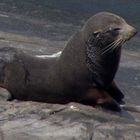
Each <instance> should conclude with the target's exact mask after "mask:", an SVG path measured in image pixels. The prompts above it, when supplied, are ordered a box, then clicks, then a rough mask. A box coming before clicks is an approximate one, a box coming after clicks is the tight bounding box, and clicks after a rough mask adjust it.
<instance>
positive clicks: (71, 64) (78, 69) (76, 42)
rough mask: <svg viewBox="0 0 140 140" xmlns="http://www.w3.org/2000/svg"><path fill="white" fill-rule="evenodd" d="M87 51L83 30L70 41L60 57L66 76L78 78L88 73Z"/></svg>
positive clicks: (62, 70) (62, 69)
mask: <svg viewBox="0 0 140 140" xmlns="http://www.w3.org/2000/svg"><path fill="white" fill-rule="evenodd" d="M85 51H86V50H85V42H84V39H83V38H82V35H81V32H78V33H76V34H75V35H74V36H73V37H72V38H71V39H70V40H69V41H68V43H67V45H66V47H65V48H64V50H63V51H62V54H61V56H60V59H59V63H60V64H59V65H60V66H61V72H62V73H64V74H67V75H66V76H65V77H68V78H69V79H70V78H71V79H75V78H77V79H78V78H79V77H80V78H81V77H83V76H84V75H86V73H87V68H86V55H85ZM69 75H70V76H71V77H69ZM81 75H82V76H81ZM73 76H74V77H73ZM85 77H86V76H85Z"/></svg>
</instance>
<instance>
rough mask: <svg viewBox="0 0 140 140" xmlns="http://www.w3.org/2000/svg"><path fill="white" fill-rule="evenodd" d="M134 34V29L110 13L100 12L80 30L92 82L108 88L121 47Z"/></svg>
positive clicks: (116, 66) (115, 68)
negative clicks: (84, 43)
mask: <svg viewBox="0 0 140 140" xmlns="http://www.w3.org/2000/svg"><path fill="white" fill-rule="evenodd" d="M135 34H136V29H135V28H133V27H132V26H130V25H128V24H127V23H126V21H125V20H124V19H123V18H121V17H119V16H117V15H115V14H112V13H108V12H101V13H98V14H96V15H94V16H93V17H91V18H90V19H89V20H88V21H87V23H86V24H85V26H84V27H83V29H82V36H83V39H84V41H85V42H86V56H87V59H86V60H87V62H86V64H87V67H88V68H89V70H90V71H91V72H92V76H93V79H94V82H95V83H96V84H97V85H99V86H100V87H106V86H108V85H109V84H110V83H111V82H112V80H113V78H114V76H115V73H116V71H117V68H118V64H119V60H120V54H121V46H122V44H123V43H124V42H126V41H127V40H129V39H130V38H132V37H133V36H134V35H135Z"/></svg>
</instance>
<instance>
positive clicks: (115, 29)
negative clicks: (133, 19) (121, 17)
mask: <svg viewBox="0 0 140 140" xmlns="http://www.w3.org/2000/svg"><path fill="white" fill-rule="evenodd" d="M119 30H121V28H114V29H113V31H119Z"/></svg>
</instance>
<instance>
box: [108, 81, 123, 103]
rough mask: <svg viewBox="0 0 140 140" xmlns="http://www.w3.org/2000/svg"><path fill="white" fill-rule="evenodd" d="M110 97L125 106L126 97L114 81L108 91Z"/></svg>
mask: <svg viewBox="0 0 140 140" xmlns="http://www.w3.org/2000/svg"><path fill="white" fill-rule="evenodd" d="M106 91H107V92H108V93H109V95H110V96H111V97H112V98H113V99H114V100H116V101H117V102H118V103H119V104H124V101H123V98H124V95H123V93H122V92H121V91H120V89H119V88H118V87H117V85H116V83H115V82H114V81H113V82H112V83H111V85H110V86H109V87H108V88H107V89H106Z"/></svg>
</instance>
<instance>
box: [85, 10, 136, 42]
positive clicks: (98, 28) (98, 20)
mask: <svg viewBox="0 0 140 140" xmlns="http://www.w3.org/2000/svg"><path fill="white" fill-rule="evenodd" d="M83 33H84V38H85V40H87V39H88V38H89V36H90V35H95V36H97V35H98V34H100V33H108V34H110V36H112V37H113V38H114V40H117V39H121V40H123V42H125V41H126V40H129V39H130V38H131V37H133V36H134V35H135V34H136V29H135V28H133V27H132V26H130V25H128V24H127V23H126V21H125V20H124V19H123V18H122V17H119V16H118V15H115V14H112V13H109V12H100V13H97V14H96V15H94V16H92V17H91V18H90V19H89V20H88V21H87V22H86V24H85V26H84V27H83Z"/></svg>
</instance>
